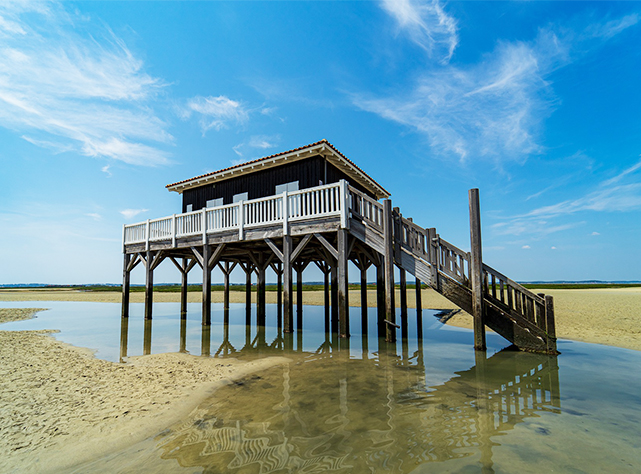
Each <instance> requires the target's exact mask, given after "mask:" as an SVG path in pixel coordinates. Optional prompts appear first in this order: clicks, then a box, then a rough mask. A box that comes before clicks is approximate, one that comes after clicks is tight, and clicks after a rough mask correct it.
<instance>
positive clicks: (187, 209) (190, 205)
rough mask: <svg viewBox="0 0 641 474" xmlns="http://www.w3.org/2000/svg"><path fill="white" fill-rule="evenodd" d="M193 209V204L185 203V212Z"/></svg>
mask: <svg viewBox="0 0 641 474" xmlns="http://www.w3.org/2000/svg"><path fill="white" fill-rule="evenodd" d="M193 210H194V205H193V204H187V207H186V208H185V212H191V211H193Z"/></svg>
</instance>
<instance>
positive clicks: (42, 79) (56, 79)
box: [0, 3, 172, 165]
mask: <svg viewBox="0 0 641 474" xmlns="http://www.w3.org/2000/svg"><path fill="white" fill-rule="evenodd" d="M0 18H1V20H0V30H1V32H2V33H1V34H0V51H1V53H0V126H4V127H6V128H10V129H13V130H19V131H22V132H24V133H25V135H24V137H25V139H27V140H28V141H30V142H31V143H33V144H36V145H38V146H43V147H47V148H52V149H54V150H55V151H57V152H60V151H67V150H74V151H78V152H80V153H82V154H84V155H87V156H93V157H108V158H112V159H115V160H121V161H124V162H127V163H131V164H138V165H159V164H164V163H167V162H168V157H169V154H168V153H167V152H166V151H164V150H162V149H160V148H158V147H157V145H158V144H167V143H170V142H171V141H172V137H171V135H170V134H169V133H168V132H167V131H166V127H167V126H166V124H165V123H164V122H163V121H162V120H160V119H159V118H158V117H157V116H156V115H155V114H154V112H153V111H152V110H151V109H150V108H149V107H148V105H147V101H148V100H149V99H151V98H154V97H155V96H156V95H157V94H158V93H159V92H160V91H161V90H162V88H163V86H164V84H163V83H162V81H161V80H159V79H157V78H154V77H151V76H150V75H148V74H147V73H145V72H144V69H143V63H142V61H141V60H139V59H137V58H136V57H135V56H134V54H133V53H132V52H131V51H130V50H129V49H128V47H127V46H126V44H125V43H124V42H123V41H122V40H121V39H120V38H118V37H117V36H116V35H115V34H114V33H113V32H112V31H111V30H109V29H108V28H105V27H100V28H95V27H94V23H92V22H91V21H90V20H88V19H86V18H84V17H82V18H81V17H79V16H76V15H74V14H70V13H68V12H67V11H65V10H64V8H63V6H61V5H59V4H56V3H42V4H41V3H7V4H3V5H1V6H0Z"/></svg>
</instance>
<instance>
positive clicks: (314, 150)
mask: <svg viewBox="0 0 641 474" xmlns="http://www.w3.org/2000/svg"><path fill="white" fill-rule="evenodd" d="M314 155H323V156H325V157H326V158H327V159H328V161H329V162H330V163H332V164H333V165H334V166H336V167H337V168H338V169H339V170H341V171H342V172H343V173H345V174H346V175H347V176H349V177H350V178H351V179H353V180H354V181H356V182H358V183H359V184H360V185H361V186H363V187H364V188H365V189H367V190H369V191H370V192H371V193H372V194H374V195H375V196H376V198H377V199H381V198H387V197H389V196H390V193H389V192H387V191H386V190H385V188H383V187H382V186H381V185H380V184H378V183H377V182H376V181H374V180H373V179H372V178H371V177H370V176H369V175H368V174H367V173H365V172H364V171H363V170H362V169H360V168H359V167H358V166H356V165H355V164H354V163H353V162H352V161H351V160H350V159H349V158H347V157H346V156H345V155H343V154H342V153H341V152H340V151H338V150H337V149H336V147H334V145H332V144H331V143H329V142H328V141H327V140H325V139H322V140H320V141H318V142H316V143H311V144H309V145H305V146H302V147H299V148H294V149H293V150H288V151H283V152H281V153H276V154H275V155H270V156H266V157H264V158H258V159H257V160H253V161H248V162H246V163H240V164H238V165H234V166H230V167H228V168H224V169H221V170H218V171H214V172H212V173H207V174H203V175H200V176H196V177H194V178H191V179H186V180H183V181H178V182H176V183H172V184H168V185H167V186H166V188H167V189H168V190H169V191H175V192H177V193H182V192H183V191H185V190H187V189H190V188H194V187H198V186H203V185H205V184H209V183H213V182H216V181H221V180H225V179H229V178H232V177H236V176H239V175H240V174H245V173H252V172H254V171H258V170H259V169H266V168H268V167H272V166H278V165H280V164H282V163H284V162H285V161H296V160H300V159H305V158H309V157H310V156H314Z"/></svg>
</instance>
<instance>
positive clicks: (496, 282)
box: [349, 186, 558, 354]
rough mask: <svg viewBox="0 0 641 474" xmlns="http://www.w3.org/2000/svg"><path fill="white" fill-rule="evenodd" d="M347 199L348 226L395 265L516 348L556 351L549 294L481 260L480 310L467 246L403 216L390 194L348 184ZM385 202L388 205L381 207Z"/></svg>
mask: <svg viewBox="0 0 641 474" xmlns="http://www.w3.org/2000/svg"><path fill="white" fill-rule="evenodd" d="M349 201H350V202H349V207H350V219H349V232H350V233H351V234H352V235H353V236H354V237H355V238H357V239H358V240H360V241H361V242H363V243H365V244H366V245H368V246H370V247H371V248H372V249H374V250H376V251H377V252H378V253H379V254H381V255H386V254H389V253H390V252H391V253H392V255H393V261H394V263H395V264H396V266H398V267H399V268H401V269H403V270H405V271H407V272H409V273H410V274H412V275H414V276H415V277H416V278H417V279H419V280H420V281H421V282H424V283H427V284H428V285H429V286H430V287H431V288H433V289H434V290H436V291H437V292H439V293H440V294H441V295H443V296H445V297H446V298H447V299H449V300H450V301H452V302H453V303H454V304H456V305H457V306H458V307H460V308H461V309H463V310H464V311H466V312H467V313H469V314H471V315H474V317H475V318H481V321H482V323H483V324H484V325H485V326H487V327H489V328H490V329H492V330H493V331H495V332H496V333H498V334H500V335H501V336H503V337H504V338H505V339H507V340H508V341H510V342H511V343H512V344H514V345H515V346H517V347H518V348H519V349H521V350H524V351H530V352H540V353H548V354H557V353H558V352H557V350H556V335H555V328H554V305H553V301H552V297H550V296H545V295H542V294H535V293H532V292H531V291H529V290H528V289H526V288H524V287H523V286H521V285H519V284H518V283H516V282H515V281H513V280H511V279H509V278H508V277H506V276H505V275H503V274H502V273H500V272H498V271H496V270H494V269H493V268H492V267H490V266H489V265H486V264H484V263H482V266H481V267H480V268H481V275H480V278H478V279H477V280H478V281H480V282H481V288H480V289H476V290H477V291H480V293H481V294H482V301H483V302H482V305H481V312H480V313H479V312H477V311H475V309H474V307H473V306H474V305H473V300H474V291H475V288H474V287H473V285H472V280H473V279H472V275H471V272H472V269H471V262H472V255H471V253H470V252H465V251H463V250H461V249H459V248H458V247H456V246H455V245H452V244H450V243H449V242H447V241H446V240H444V239H442V238H441V237H440V235H438V234H437V232H436V229H435V228H423V227H421V226H419V225H417V224H415V223H414V222H413V221H412V219H406V218H405V217H403V216H402V214H401V213H400V211H399V209H398V208H394V209H391V202H390V201H389V200H387V202H385V201H384V202H383V203H381V202H378V201H375V200H373V199H371V198H370V197H368V196H366V195H365V194H363V193H361V192H359V191H358V190H356V189H354V188H352V187H351V186H350V187H349ZM386 206H388V207H389V208H390V209H388V210H386V209H385V207H386ZM390 210H391V212H390ZM388 227H391V228H388ZM386 234H387V235H388V238H387V239H386V238H385V236H386ZM390 239H391V241H390ZM475 312H477V313H479V314H476V315H475ZM392 317H393V316H392Z"/></svg>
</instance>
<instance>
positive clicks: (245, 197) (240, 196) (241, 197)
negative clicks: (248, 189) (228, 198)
mask: <svg viewBox="0 0 641 474" xmlns="http://www.w3.org/2000/svg"><path fill="white" fill-rule="evenodd" d="M248 199H249V193H240V194H234V197H233V198H232V202H238V201H247V200H248Z"/></svg>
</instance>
